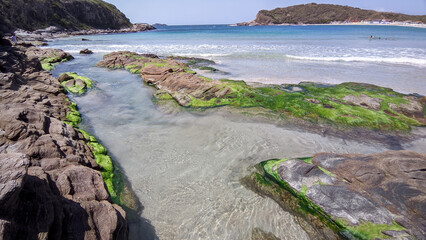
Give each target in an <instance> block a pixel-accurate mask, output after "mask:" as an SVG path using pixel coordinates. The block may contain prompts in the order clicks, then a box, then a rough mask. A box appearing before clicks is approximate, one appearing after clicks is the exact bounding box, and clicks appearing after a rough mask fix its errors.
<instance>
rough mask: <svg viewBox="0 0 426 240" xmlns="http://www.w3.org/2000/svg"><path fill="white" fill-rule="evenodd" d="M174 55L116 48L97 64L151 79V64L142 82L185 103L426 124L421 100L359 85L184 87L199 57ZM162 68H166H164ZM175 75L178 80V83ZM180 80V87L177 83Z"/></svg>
mask: <svg viewBox="0 0 426 240" xmlns="http://www.w3.org/2000/svg"><path fill="white" fill-rule="evenodd" d="M174 59H181V58H177V57H175V58H166V59H160V58H151V57H148V56H143V55H140V54H136V53H132V52H116V53H111V54H109V55H106V56H104V60H103V61H102V62H100V63H98V66H103V67H108V68H122V67H123V66H124V67H125V68H126V69H128V70H129V71H131V72H133V73H142V75H144V76H146V77H147V78H148V79H149V78H152V74H151V73H152V70H153V67H152V66H155V67H156V68H158V69H156V72H157V73H156V74H157V76H155V81H152V80H145V79H144V80H145V81H146V82H148V83H150V84H153V85H154V86H155V87H157V88H161V89H167V91H168V93H169V94H170V95H171V96H173V97H174V98H175V100H177V102H178V103H179V104H181V105H182V106H184V107H191V108H213V107H221V106H231V107H235V108H259V107H260V108H265V109H268V110H271V111H273V112H274V113H276V114H277V116H278V117H282V116H292V117H296V118H301V119H304V120H306V121H308V122H312V123H319V122H322V123H328V124H331V125H342V126H350V127H362V128H368V129H372V130H401V131H408V130H410V129H411V127H412V126H425V124H426V120H425V114H424V112H425V110H424V109H426V107H425V104H424V103H420V99H419V98H417V97H415V96H408V95H404V94H401V93H397V92H395V91H393V90H392V89H389V88H383V87H379V86H375V85H371V84H362V83H342V84H339V85H323V84H315V83H300V84H288V85H263V86H261V87H253V86H250V85H248V84H246V83H245V82H244V81H233V80H227V79H222V80H213V79H211V78H206V77H203V76H199V75H196V78H194V79H193V82H192V83H190V84H187V85H184V84H181V83H182V82H184V81H187V80H188V79H189V77H188V74H183V73H191V74H194V72H193V71H192V70H191V69H190V68H189V66H188V65H189V64H192V65H194V64H198V62H197V61H198V60H195V59H191V58H182V59H181V60H185V61H186V62H187V64H185V63H183V62H179V61H176V60H174ZM147 67H150V69H149V71H148V70H146V71H144V70H145V68H147ZM165 68H168V69H169V70H167V71H166V69H165ZM200 68H201V67H200ZM159 69H162V70H161V71H160V70H159ZM160 73H161V74H163V75H161V74H160ZM177 78H180V79H181V80H182V81H177V80H176V79H177ZM165 79H171V81H165ZM187 82H189V81H187ZM178 83H179V84H181V85H180V86H179V87H176V84H178ZM159 84H161V85H159ZM167 84H170V86H168V85H167ZM200 91H201V92H200ZM410 104H411V105H412V106H415V107H414V109H415V111H416V112H411V113H409V114H407V113H406V112H404V111H403V110H401V111H397V110H396V109H400V108H401V106H405V105H407V106H408V105H410ZM411 105H410V106H411ZM419 106H420V107H419ZM409 108H410V107H409Z"/></svg>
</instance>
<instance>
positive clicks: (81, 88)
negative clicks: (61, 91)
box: [58, 72, 94, 94]
mask: <svg viewBox="0 0 426 240" xmlns="http://www.w3.org/2000/svg"><path fill="white" fill-rule="evenodd" d="M58 81H59V82H60V83H61V84H62V86H64V88H65V90H67V92H70V93H73V94H84V93H86V91H87V88H91V87H93V85H94V83H93V81H92V80H91V79H90V78H88V77H83V76H80V75H78V74H77V73H75V72H67V73H62V74H61V75H60V76H59V78H58Z"/></svg>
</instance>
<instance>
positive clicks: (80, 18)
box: [0, 0, 132, 32]
mask: <svg viewBox="0 0 426 240" xmlns="http://www.w3.org/2000/svg"><path fill="white" fill-rule="evenodd" d="M0 16H1V17H0V23H1V24H0V26H1V29H0V31H3V32H11V31H13V30H14V29H25V30H28V31H36V30H38V29H43V28H47V27H49V26H56V27H59V28H61V29H70V30H83V29H121V28H130V27H132V24H131V23H130V21H129V19H128V18H126V16H125V15H124V14H123V13H122V12H121V11H120V10H118V9H117V8H116V7H115V6H114V5H112V4H109V3H106V2H104V1H102V0H57V1H52V0H39V1H32V2H31V3H29V2H28V1H25V0H13V1H11V0H3V1H1V2H0Z"/></svg>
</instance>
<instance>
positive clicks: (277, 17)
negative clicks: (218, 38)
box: [237, 3, 426, 26]
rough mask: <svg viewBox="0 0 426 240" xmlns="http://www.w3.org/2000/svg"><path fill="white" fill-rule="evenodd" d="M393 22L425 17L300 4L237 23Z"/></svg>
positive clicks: (423, 16) (259, 13) (325, 5)
mask: <svg viewBox="0 0 426 240" xmlns="http://www.w3.org/2000/svg"><path fill="white" fill-rule="evenodd" d="M382 19H386V20H387V21H393V22H404V21H410V22H417V21H418V22H422V23H426V15H421V16H419V15H406V14H401V13H393V12H377V11H373V10H364V9H360V8H354V7H349V6H342V5H333V4H316V3H310V4H301V5H295V6H290V7H286V8H276V9H273V10H261V11H259V12H258V14H257V15H256V19H255V20H253V21H251V22H243V23H238V24H237V25H240V26H255V25H276V24H327V23H332V22H345V21H351V22H354V21H356V22H360V21H373V20H382Z"/></svg>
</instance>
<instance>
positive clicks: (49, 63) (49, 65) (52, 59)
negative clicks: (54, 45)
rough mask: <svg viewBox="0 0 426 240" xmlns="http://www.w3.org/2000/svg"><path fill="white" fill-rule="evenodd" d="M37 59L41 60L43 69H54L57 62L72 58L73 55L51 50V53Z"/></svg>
mask: <svg viewBox="0 0 426 240" xmlns="http://www.w3.org/2000/svg"><path fill="white" fill-rule="evenodd" d="M39 59H40V62H41V67H42V68H43V69H44V70H46V71H52V70H53V69H55V67H56V65H57V64H58V63H61V62H67V61H70V60H72V59H74V57H73V56H71V55H69V54H61V53H59V52H57V51H53V52H52V54H51V55H49V56H44V57H41V58H39Z"/></svg>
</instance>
